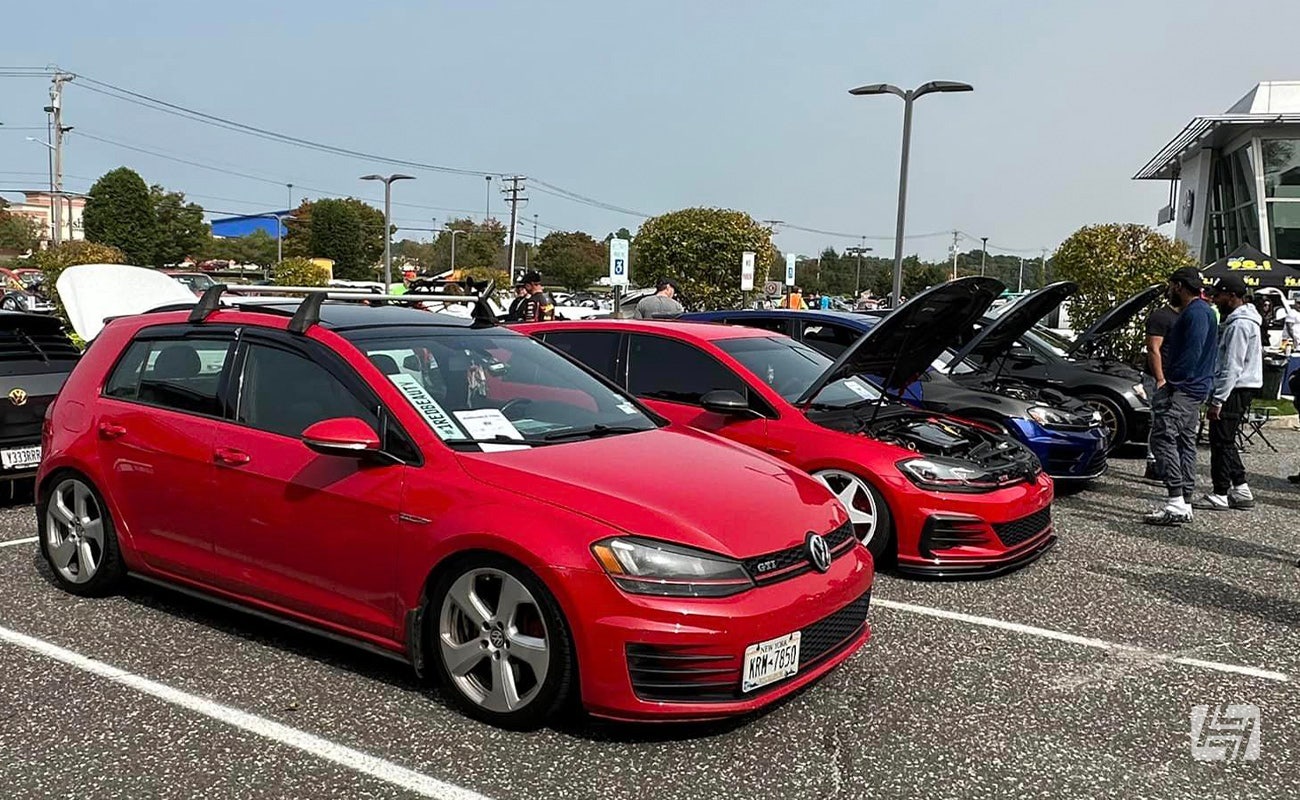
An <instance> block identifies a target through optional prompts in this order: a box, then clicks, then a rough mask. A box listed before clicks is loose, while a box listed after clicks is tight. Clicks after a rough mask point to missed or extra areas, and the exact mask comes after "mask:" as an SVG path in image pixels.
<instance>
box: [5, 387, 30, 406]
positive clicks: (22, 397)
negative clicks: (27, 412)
mask: <svg viewBox="0 0 1300 800" xmlns="http://www.w3.org/2000/svg"><path fill="white" fill-rule="evenodd" d="M9 402H11V403H13V404H14V405H16V406H23V405H27V392H25V391H23V390H22V389H14V390H13V391H12V392H10V393H9Z"/></svg>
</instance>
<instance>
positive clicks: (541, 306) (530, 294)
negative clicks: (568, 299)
mask: <svg viewBox="0 0 1300 800" xmlns="http://www.w3.org/2000/svg"><path fill="white" fill-rule="evenodd" d="M519 283H520V285H521V286H523V288H524V297H525V298H526V299H525V300H524V302H523V303H522V304H521V305H520V312H519V318H520V321H522V322H550V321H551V320H553V319H555V301H554V300H552V299H551V296H550V295H549V294H547V293H546V292H545V291H543V290H542V273H540V272H538V271H537V270H529V271H528V272H525V273H524V276H523V278H521V279H520V281H519Z"/></svg>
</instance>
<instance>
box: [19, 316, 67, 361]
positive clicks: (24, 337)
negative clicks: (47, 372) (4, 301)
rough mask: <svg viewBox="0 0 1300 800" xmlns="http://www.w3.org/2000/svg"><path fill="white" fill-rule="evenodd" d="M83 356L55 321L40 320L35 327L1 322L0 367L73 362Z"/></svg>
mask: <svg viewBox="0 0 1300 800" xmlns="http://www.w3.org/2000/svg"><path fill="white" fill-rule="evenodd" d="M80 355H81V351H80V350H78V349H77V346H76V345H75V344H73V343H72V340H71V339H69V338H68V335H67V334H66V333H64V332H63V330H62V329H61V328H59V326H58V324H57V323H54V322H53V321H52V320H45V319H40V318H38V320H37V321H36V322H35V323H26V322H23V321H21V320H19V319H6V320H0V364H7V363H10V362H15V361H29V362H32V361H34V362H42V363H51V362H59V361H61V362H71V361H76V360H77V358H78V357H79V356H80Z"/></svg>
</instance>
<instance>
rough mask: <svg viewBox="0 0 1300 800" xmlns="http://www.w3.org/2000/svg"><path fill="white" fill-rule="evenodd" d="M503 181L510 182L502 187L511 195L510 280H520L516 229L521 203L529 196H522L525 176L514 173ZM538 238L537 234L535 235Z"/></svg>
mask: <svg viewBox="0 0 1300 800" xmlns="http://www.w3.org/2000/svg"><path fill="white" fill-rule="evenodd" d="M501 180H502V182H503V183H509V184H510V187H509V188H506V187H505V186H502V187H501V192H502V194H507V195H509V199H508V200H507V201H506V202H508V203H510V280H512V281H514V280H518V278H519V276H518V275H516V274H515V230H516V228H517V226H518V224H519V203H520V202H528V198H527V197H521V196H520V194H519V193H520V192H522V191H523V188H524V187H523V183H524V176H522V175H512V176H510V177H509V178H502V179H501ZM533 238H536V234H534V237H533Z"/></svg>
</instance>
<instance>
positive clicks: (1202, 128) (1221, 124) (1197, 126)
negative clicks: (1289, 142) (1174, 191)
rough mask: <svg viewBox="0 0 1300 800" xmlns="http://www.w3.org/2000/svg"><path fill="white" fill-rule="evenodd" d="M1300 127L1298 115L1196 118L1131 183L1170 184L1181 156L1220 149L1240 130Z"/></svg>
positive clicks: (1175, 175) (1233, 115)
mask: <svg viewBox="0 0 1300 800" xmlns="http://www.w3.org/2000/svg"><path fill="white" fill-rule="evenodd" d="M1288 124H1293V125H1294V124H1300V113H1295V114H1218V115H1215V116H1209V117H1196V118H1195V119H1193V120H1192V121H1191V122H1189V123H1188V124H1187V127H1186V128H1183V132H1182V133H1180V134H1178V135H1177V136H1176V137H1174V139H1173V141H1171V142H1170V143H1169V144H1167V145H1165V146H1164V148H1163V149H1161V151H1160V152H1159V153H1156V155H1155V157H1154V158H1152V159H1151V160H1150V161H1148V162H1147V163H1146V166H1144V167H1143V168H1142V169H1140V170H1138V173H1137V174H1136V175H1134V176H1133V180H1137V181H1150V180H1169V179H1170V178H1176V177H1178V168H1179V164H1180V163H1181V162H1182V159H1183V156H1185V155H1186V154H1187V153H1190V152H1192V151H1193V150H1202V149H1205V148H1216V147H1222V146H1223V145H1224V144H1226V143H1227V142H1228V141H1230V140H1231V139H1233V138H1235V137H1236V135H1237V134H1238V133H1239V132H1240V131H1241V129H1242V127H1243V126H1252V127H1262V126H1266V125H1288Z"/></svg>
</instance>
